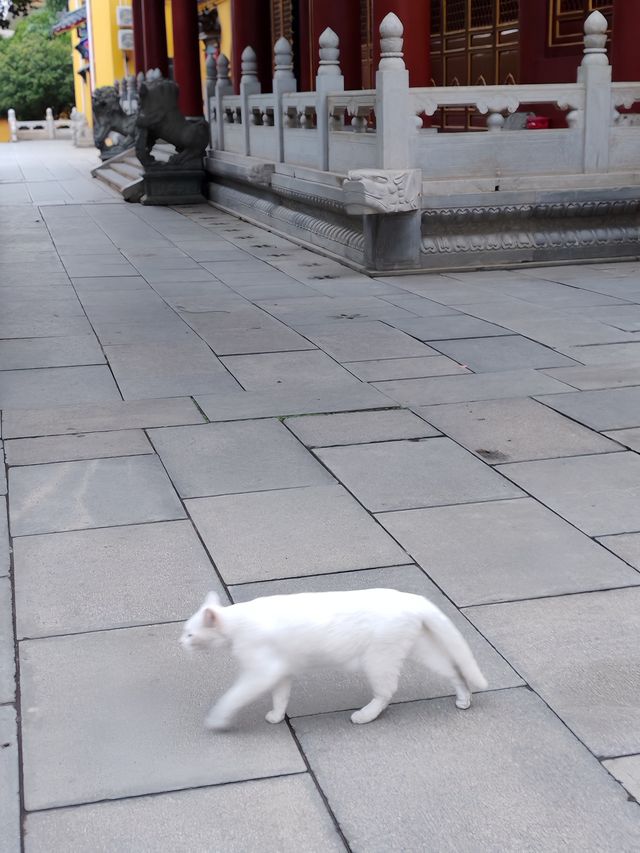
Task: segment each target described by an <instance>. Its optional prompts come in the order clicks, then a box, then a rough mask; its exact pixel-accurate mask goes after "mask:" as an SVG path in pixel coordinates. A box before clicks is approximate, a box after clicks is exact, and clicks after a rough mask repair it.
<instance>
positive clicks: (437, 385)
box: [375, 370, 571, 406]
mask: <svg viewBox="0 0 640 853" xmlns="http://www.w3.org/2000/svg"><path fill="white" fill-rule="evenodd" d="M550 382H551V383H553V384H552V385H550V384H549V383H550ZM375 387H376V388H378V389H379V390H380V391H382V392H383V393H384V394H386V395H387V396H388V397H390V398H391V399H392V400H397V401H398V402H400V403H405V404H408V405H412V406H420V405H431V406H435V405H439V404H440V403H463V402H467V401H475V400H502V399H505V398H506V397H527V396H529V395H531V394H545V393H548V394H561V393H564V392H568V393H571V389H570V387H569V386H568V385H564V384H562V383H561V382H557V381H556V380H555V379H552V378H551V377H550V376H545V375H544V374H543V373H539V372H538V371H536V370H506V371H504V373H476V374H470V375H468V376H436V377H433V378H429V379H397V380H394V381H390V382H377V383H376V384H375Z"/></svg>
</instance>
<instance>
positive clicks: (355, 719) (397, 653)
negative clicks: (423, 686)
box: [351, 648, 405, 725]
mask: <svg viewBox="0 0 640 853" xmlns="http://www.w3.org/2000/svg"><path fill="white" fill-rule="evenodd" d="M404 657H405V651H404V649H401V650H398V649H394V650H393V651H392V652H390V650H389V649H388V648H385V649H384V650H380V651H378V652H376V650H375V649H371V650H370V651H369V652H368V653H367V655H366V657H365V660H364V672H365V675H366V676H367V680H368V681H369V684H370V685H371V689H372V690H373V699H372V700H371V702H369V703H368V704H367V705H365V706H364V708H360V710H359V711H354V712H353V714H352V715H351V722H352V723H356V724H358V725H362V724H363V723H370V722H372V720H375V719H376V717H379V716H380V714H381V713H382V712H383V711H384V709H385V708H386V707H387V705H388V704H389V702H391V700H392V698H393V695H394V693H395V692H396V690H397V689H398V679H399V678H400V670H401V669H402V664H403V662H404Z"/></svg>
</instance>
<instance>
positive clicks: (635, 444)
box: [604, 427, 640, 452]
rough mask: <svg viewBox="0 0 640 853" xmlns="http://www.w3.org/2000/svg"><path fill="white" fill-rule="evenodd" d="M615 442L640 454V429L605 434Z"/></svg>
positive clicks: (620, 430)
mask: <svg viewBox="0 0 640 853" xmlns="http://www.w3.org/2000/svg"><path fill="white" fill-rule="evenodd" d="M604 434H605V435H606V436H607V437H608V438H611V439H612V440H613V441H618V442H620V444H623V445H624V446H625V447H628V448H629V449H630V450H635V451H636V452H640V428H638V427H636V429H618V430H612V431H610V432H605V433H604Z"/></svg>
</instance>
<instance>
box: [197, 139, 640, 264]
mask: <svg viewBox="0 0 640 853" xmlns="http://www.w3.org/2000/svg"><path fill="white" fill-rule="evenodd" d="M205 168H206V173H207V195H208V198H209V200H210V202H212V203H213V204H214V205H215V206H217V207H220V208H221V209H223V210H225V211H227V212H229V213H232V214H234V215H236V216H239V217H241V218H242V219H246V220H247V221H250V222H253V223H256V224H258V225H263V226H265V227H266V228H268V229H269V230H271V231H274V232H276V233H278V234H281V235H283V236H285V237H288V238H289V239H292V240H294V241H296V242H298V243H300V244H302V245H305V246H309V247H311V248H314V249H315V250H317V251H319V252H320V253H323V254H326V255H330V256H332V257H336V258H338V259H340V260H341V261H342V262H344V263H347V264H349V265H350V266H352V267H354V268H356V269H359V270H363V271H366V272H367V273H369V274H371V275H382V274H385V275H388V274H389V273H402V272H420V271H421V272H437V271H439V270H465V269H477V268H487V267H496V268H504V267H517V266H522V265H538V264H545V263H546V264H558V263H565V262H573V263H575V262H576V261H588V260H628V259H635V258H637V257H639V256H640V187H639V186H633V183H632V180H631V179H632V177H633V176H621V175H618V176H612V175H593V176H592V175H578V176H575V181H574V184H575V185H573V184H570V182H569V180H568V179H567V178H566V177H565V178H563V179H562V181H563V184H564V186H562V187H559V186H558V179H553V178H546V179H545V178H540V179H539V180H537V183H538V185H537V186H530V185H529V186H520V187H513V183H514V182H515V181H512V185H511V186H509V187H508V188H507V187H505V188H504V189H503V188H502V187H500V188H498V187H496V188H495V189H494V187H493V186H491V188H490V189H485V187H482V191H478V190H477V182H469V181H456V182H452V184H455V186H451V187H449V186H447V189H448V190H450V191H449V192H448V194H446V195H445V194H443V192H442V189H443V185H444V184H445V182H443V181H440V182H438V183H437V186H434V184H433V183H432V184H423V185H422V194H421V196H420V197H419V198H418V203H417V205H416V207H417V208H418V209H415V210H410V211H407V212H398V211H394V212H392V213H377V212H365V213H362V212H358V213H353V211H354V210H355V209H357V210H359V211H361V210H362V209H363V208H362V206H360V205H358V206H356V207H354V205H353V200H352V198H351V195H352V194H353V193H352V192H351V195H350V194H349V192H348V188H349V185H350V184H351V183H352V182H351V181H347V182H346V186H343V182H344V179H345V176H343V175H338V174H334V173H330V172H321V171H317V170H314V169H309V168H306V167H298V166H291V165H289V164H276V163H270V162H266V161H262V160H259V159H257V158H252V157H243V156H240V155H235V154H228V153H226V152H225V153H224V154H222V155H220V154H218V153H217V152H216V153H215V155H214V156H210V157H208V158H207V159H206V160H205ZM352 174H353V173H352ZM386 174H389V173H386ZM627 177H629V179H630V180H629V182H628V183H627V182H625V181H626V178H627ZM616 178H617V179H619V181H620V182H619V184H618V185H617V186H616V185H615V183H614V181H615V180H616ZM634 182H635V183H637V176H636V180H635V181H634ZM474 184H475V186H474ZM364 201H365V205H364V209H366V205H367V198H366V195H365V197H364ZM375 204H376V199H375V198H374V199H373V200H372V202H371V210H372V211H373V210H374V209H375Z"/></svg>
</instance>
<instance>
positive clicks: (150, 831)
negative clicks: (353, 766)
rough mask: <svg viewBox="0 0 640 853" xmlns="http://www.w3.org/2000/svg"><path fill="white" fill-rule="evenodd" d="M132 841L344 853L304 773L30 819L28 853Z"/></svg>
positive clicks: (169, 846) (90, 851) (144, 846)
mask: <svg viewBox="0 0 640 853" xmlns="http://www.w3.org/2000/svg"><path fill="white" fill-rule="evenodd" d="M285 818H286V819H285ZM132 839H135V850H136V853H158V851H159V850H167V851H168V850H172V851H176V852H177V851H187V850H189V851H200V853H204V851H216V850H220V851H222V850H224V851H225V853H264V851H265V850H274V851H275V850H277V851H278V853H300V851H301V850H307V851H315V850H317V851H320V850H322V851H323V853H324V851H327V853H332V852H333V851H336V853H337V851H341V850H344V844H343V843H342V841H341V840H340V837H339V835H338V833H337V831H336V828H335V826H334V824H333V821H332V819H331V817H330V815H329V812H328V811H327V809H326V808H325V805H324V803H323V801H322V798H321V796H320V794H319V793H318V791H317V789H316V787H315V785H314V783H313V781H312V779H311V777H310V776H309V775H308V774H306V773H299V774H296V775H292V776H280V777H277V778H273V779H262V780H258V781H253V782H240V783H233V784H230V785H221V786H218V787H210V788H199V789H197V790H193V791H177V792H175V793H170V794H160V795H157V796H154V797H136V798H135V799H130V800H120V801H118V802H111V803H97V804H94V805H87V806H72V807H70V808H66V809H58V810H54V811H50V812H36V813H32V814H29V815H28V816H27V821H26V836H25V853H52V851H53V850H56V851H63V850H64V851H65V853H98V851H99V853H123V851H125V850H130V849H131V844H132ZM17 849H18V848H16V850H17Z"/></svg>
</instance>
